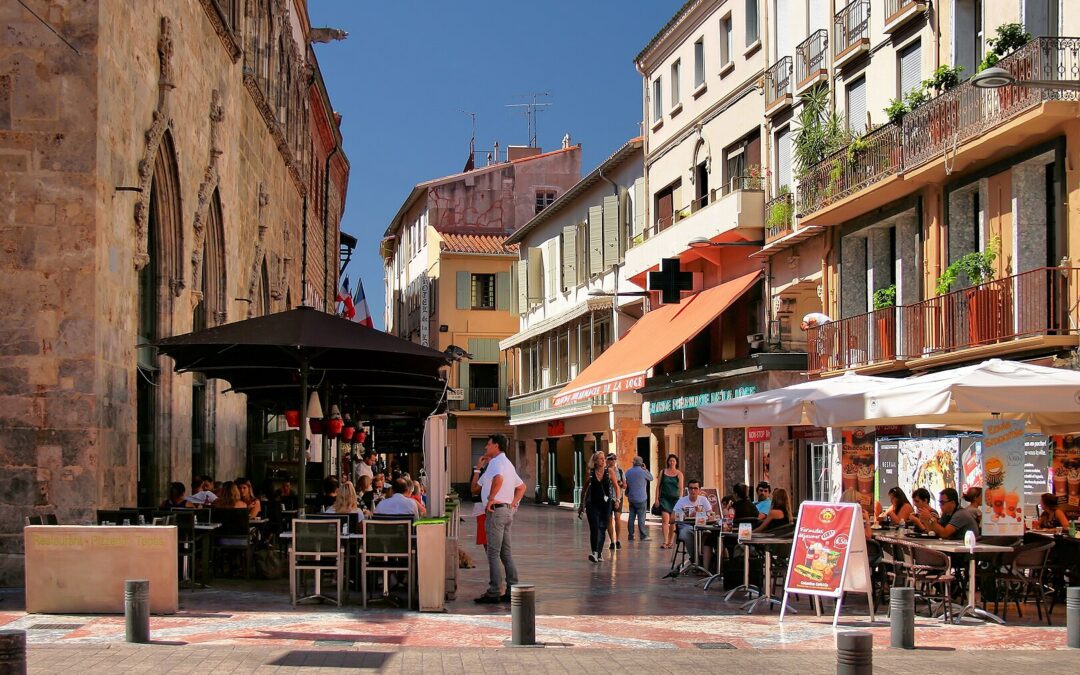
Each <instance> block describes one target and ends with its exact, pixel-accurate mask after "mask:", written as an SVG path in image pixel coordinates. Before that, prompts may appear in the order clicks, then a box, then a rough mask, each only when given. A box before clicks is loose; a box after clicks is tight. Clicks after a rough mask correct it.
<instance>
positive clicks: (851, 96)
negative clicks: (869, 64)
mask: <svg viewBox="0 0 1080 675" xmlns="http://www.w3.org/2000/svg"><path fill="white" fill-rule="evenodd" d="M847 121H848V129H851V133H853V134H855V135H856V136H862V134H863V131H865V130H866V78H865V77H860V78H859V79H858V80H855V81H854V82H852V83H851V86H850V87H848V90H847Z"/></svg>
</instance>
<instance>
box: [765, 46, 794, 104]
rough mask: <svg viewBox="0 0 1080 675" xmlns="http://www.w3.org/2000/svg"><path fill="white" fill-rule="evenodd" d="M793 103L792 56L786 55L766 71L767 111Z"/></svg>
mask: <svg viewBox="0 0 1080 675" xmlns="http://www.w3.org/2000/svg"><path fill="white" fill-rule="evenodd" d="M790 104H791V57H790V56H785V57H784V58H782V59H780V60H779V61H777V62H776V63H774V64H772V65H771V66H769V69H768V70H766V71H765V112H766V113H770V112H773V111H774V110H780V109H781V108H783V107H784V106H785V105H790Z"/></svg>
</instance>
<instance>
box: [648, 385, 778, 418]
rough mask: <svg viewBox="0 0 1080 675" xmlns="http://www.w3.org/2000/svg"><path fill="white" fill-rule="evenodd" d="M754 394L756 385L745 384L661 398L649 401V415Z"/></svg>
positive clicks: (689, 408) (692, 407) (687, 408)
mask: <svg viewBox="0 0 1080 675" xmlns="http://www.w3.org/2000/svg"><path fill="white" fill-rule="evenodd" d="M756 392H757V386H756V385H753V384H745V385H742V386H739V387H734V388H731V389H718V390H716V391H707V392H703V393H700V394H688V395H685V396H676V397H674V398H663V399H659V400H656V401H649V414H651V415H660V414H663V413H671V412H679V411H680V410H691V409H694V408H699V407H701V406H703V405H708V404H709V403H716V402H718V401H727V400H730V399H733V398H739V397H741V396H749V395H750V394H754V393H756Z"/></svg>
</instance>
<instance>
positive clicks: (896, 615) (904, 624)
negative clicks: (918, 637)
mask: <svg viewBox="0 0 1080 675" xmlns="http://www.w3.org/2000/svg"><path fill="white" fill-rule="evenodd" d="M889 624H890V626H891V627H892V640H891V642H890V646H891V647H893V648H894V649H915V589H914V588H906V587H899V588H893V589H892V590H891V591H889Z"/></svg>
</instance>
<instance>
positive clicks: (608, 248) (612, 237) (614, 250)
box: [604, 195, 619, 269]
mask: <svg viewBox="0 0 1080 675" xmlns="http://www.w3.org/2000/svg"><path fill="white" fill-rule="evenodd" d="M618 264H619V197H618V196H617V195H608V196H607V197H604V269H608V268H609V267H614V266H615V265H618Z"/></svg>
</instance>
